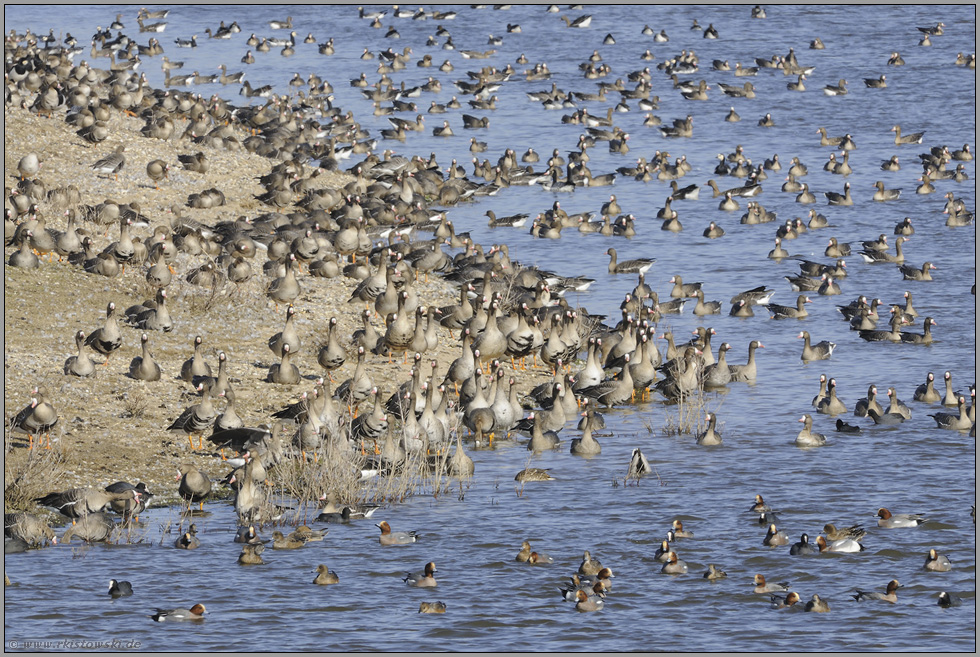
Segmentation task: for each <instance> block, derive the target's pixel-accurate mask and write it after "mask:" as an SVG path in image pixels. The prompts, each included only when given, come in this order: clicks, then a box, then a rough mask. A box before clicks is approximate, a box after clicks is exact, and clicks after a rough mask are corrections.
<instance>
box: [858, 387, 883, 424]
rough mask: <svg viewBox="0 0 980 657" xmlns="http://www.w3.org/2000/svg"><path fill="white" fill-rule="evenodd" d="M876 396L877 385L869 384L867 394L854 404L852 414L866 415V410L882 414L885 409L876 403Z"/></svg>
mask: <svg viewBox="0 0 980 657" xmlns="http://www.w3.org/2000/svg"><path fill="white" fill-rule="evenodd" d="M877 396H878V387H877V386H875V385H874V384H871V385H870V386H869V387H868V396H867V397H866V398H864V399H859V400H858V402H857V403H856V404H855V405H854V415H855V416H856V417H868V411H875V412H876V413H878V414H879V415H884V414H885V409H884V408H882V407H881V404H879V403H878V400H877Z"/></svg>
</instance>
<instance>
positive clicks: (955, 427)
mask: <svg viewBox="0 0 980 657" xmlns="http://www.w3.org/2000/svg"><path fill="white" fill-rule="evenodd" d="M957 406H958V407H959V413H931V414H930V415H929V417H931V418H932V419H933V420H935V421H936V426H937V427H939V428H940V429H949V430H952V431H966V430H968V429H970V428H971V427H973V421H972V420H970V415H969V413H968V412H967V408H966V397H964V396H963V395H960V396H959V398H958V400H957Z"/></svg>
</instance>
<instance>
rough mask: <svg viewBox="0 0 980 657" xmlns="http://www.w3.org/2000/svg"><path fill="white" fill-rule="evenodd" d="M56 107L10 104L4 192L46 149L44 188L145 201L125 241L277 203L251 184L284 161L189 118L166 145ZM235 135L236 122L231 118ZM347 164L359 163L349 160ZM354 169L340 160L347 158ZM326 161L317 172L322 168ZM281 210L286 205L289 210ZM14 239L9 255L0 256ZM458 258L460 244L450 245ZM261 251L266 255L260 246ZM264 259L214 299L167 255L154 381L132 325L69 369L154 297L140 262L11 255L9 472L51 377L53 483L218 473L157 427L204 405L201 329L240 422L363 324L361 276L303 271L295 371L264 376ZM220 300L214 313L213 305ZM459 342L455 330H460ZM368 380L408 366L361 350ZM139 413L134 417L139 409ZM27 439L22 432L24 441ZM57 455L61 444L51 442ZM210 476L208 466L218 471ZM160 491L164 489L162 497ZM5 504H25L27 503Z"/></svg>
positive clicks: (52, 222) (344, 178) (269, 321)
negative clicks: (164, 172) (209, 137)
mask: <svg viewBox="0 0 980 657" xmlns="http://www.w3.org/2000/svg"><path fill="white" fill-rule="evenodd" d="M65 113H66V111H65V109H64V108H62V109H60V110H57V111H56V112H55V113H54V116H53V118H47V117H41V116H38V115H37V114H34V113H32V112H30V111H29V110H26V109H23V108H20V107H14V106H6V107H5V114H4V121H5V127H6V130H5V134H4V152H5V158H4V173H5V180H6V182H7V185H8V186H15V185H16V183H17V180H18V175H17V163H18V160H19V159H20V157H22V156H23V155H25V154H26V153H27V152H29V151H34V152H36V153H38V155H39V156H40V159H41V162H42V166H41V170H40V172H39V173H38V174H37V177H38V178H40V179H41V180H43V182H44V183H45V185H46V187H47V189H48V190H51V189H55V188H60V187H64V186H66V185H70V184H74V185H77V186H78V188H79V189H80V190H81V201H82V203H84V204H92V205H95V204H98V203H100V202H102V201H104V200H105V199H108V198H111V199H113V200H114V201H116V202H118V203H132V202H137V203H138V204H139V208H140V212H141V214H143V215H145V216H146V217H148V218H149V219H150V222H149V223H150V226H149V227H148V228H135V227H134V229H133V231H132V234H133V236H134V237H137V236H138V237H140V238H142V239H143V240H148V239H149V237H150V236H151V235H152V232H153V228H154V227H156V226H159V225H166V224H167V223H168V218H169V216H170V214H169V213H170V210H171V208H174V209H178V210H179V212H180V213H181V214H182V215H183V216H188V217H191V218H193V219H195V220H197V221H200V222H202V223H205V224H207V225H214V224H215V223H216V222H218V221H223V220H234V219H235V218H236V217H239V216H242V215H245V216H249V217H255V216H257V215H259V214H262V213H264V212H267V211H273V210H274V209H273V208H271V207H269V206H265V205H263V204H262V203H261V202H259V201H257V200H256V199H255V198H254V197H255V196H258V195H260V194H262V193H264V191H265V189H264V188H263V187H262V186H261V185H260V184H259V182H258V181H257V180H256V178H257V177H258V176H261V175H264V174H266V173H268V172H269V171H270V169H271V168H272V166H273V165H275V164H277V163H278V162H279V160H275V159H268V158H265V157H260V156H258V155H254V154H251V153H248V152H246V151H245V150H239V151H228V150H224V149H217V148H213V147H210V146H207V145H198V144H194V143H192V142H190V141H189V140H187V139H183V138H178V137H177V135H179V134H180V133H181V132H182V128H183V122H181V121H178V124H177V130H175V132H174V136H173V137H172V138H171V139H170V140H167V141H161V140H159V139H153V138H146V137H143V136H142V135H141V134H140V132H139V128H140V127H141V126H142V125H143V121H142V120H140V119H137V118H132V117H129V116H126V115H123V114H122V113H120V112H117V111H115V110H113V111H112V115H111V118H110V121H109V122H108V125H109V128H110V134H111V136H110V137H109V138H108V139H107V140H106V141H104V142H103V143H101V144H99V145H97V146H91V145H89V144H87V143H86V142H85V141H84V140H83V139H82V138H80V137H79V136H77V135H76V134H75V128H74V127H73V126H70V125H68V124H66V123H65V121H64V117H65ZM236 130H237V131H238V132H239V135H240V137H242V138H244V136H245V135H244V131H243V130H242V129H241V128H236ZM120 143H124V144H126V151H125V155H126V165H125V167H124V168H123V169H122V170H121V171H120V172H119V180H118V182H117V181H116V180H114V179H113V178H110V177H100V176H99V175H97V174H96V173H95V172H93V171H92V170H91V168H90V165H91V163H92V162H94V161H95V160H96V159H98V158H99V157H102V156H103V155H105V154H107V153H109V152H111V151H112V150H113V149H114V147H115V146H116V145H117V144H120ZM198 150H200V151H204V152H205V153H206V155H207V156H208V158H209V159H210V160H211V169H210V171H209V172H208V173H207V174H203V175H202V174H197V173H192V172H189V171H185V170H183V169H182V168H181V167H180V164H179V163H178V162H177V155H178V154H180V153H193V152H197V151H198ZM152 159H162V160H164V161H165V162H168V163H170V164H171V167H172V169H171V172H170V177H169V179H164V180H163V181H161V183H160V189H159V190H156V189H154V188H153V186H152V184H151V183H150V180H149V178H148V177H147V175H146V173H145V166H146V164H147V162H149V161H150V160H152ZM351 163H352V162H351ZM348 166H349V165H348ZM321 171H322V170H321ZM354 179H355V178H354V176H352V175H350V174H348V173H346V172H341V171H336V172H333V171H322V173H321V174H320V176H319V177H318V178H317V183H316V184H317V185H318V186H322V187H327V186H340V185H343V184H346V183H347V182H349V181H353V180H354ZM210 187H216V188H218V189H220V190H221V191H222V192H224V194H225V197H226V204H225V205H224V206H222V207H219V208H211V209H204V210H202V209H191V208H188V207H187V204H186V202H187V199H188V195H190V194H193V193H199V192H201V191H203V190H204V189H207V188H210ZM39 209H40V210H41V212H42V213H43V214H44V216H45V218H46V221H47V228H48V229H50V230H53V231H59V230H64V229H65V227H66V221H65V217H64V214H63V213H62V212H59V211H55V210H54V209H53V208H52V207H51V204H50V203H48V202H47V201H41V202H40V203H39ZM282 211H283V212H287V211H288V210H287V209H283V210H282ZM83 227H84V228H87V229H89V233H90V235H91V236H92V237H93V239H94V240H95V242H96V245H97V248H98V249H99V250H101V249H102V248H103V247H105V246H106V245H108V244H109V243H110V242H112V241H114V240H115V239H117V238H118V234H119V228H118V227H117V226H110V227H109V228H108V231H107V234H106V235H105V236H103V235H102V233H101V231H100V230H98V229H93V225H92V224H87V223H85V222H79V228H83ZM12 252H13V251H12V248H11V247H8V248H6V249H5V253H4V255H5V259H9V257H10V254H11V253H12ZM454 252H455V251H454ZM260 253H261V252H260ZM261 258H262V256H260V257H258V258H255V259H254V261H253V264H252V268H253V271H254V272H255V274H254V275H253V278H252V279H251V280H249V281H248V282H247V283H244V284H242V285H241V286H240V287H237V288H236V286H235V284H232V283H229V282H227V281H225V282H224V284H223V285H222V286H221V289H220V291H219V293H218V294H217V295H216V297H215V298H214V299H210V300H209V299H208V297H209V296H210V290H208V289H205V288H202V287H198V286H195V285H191V284H189V283H187V282H186V281H185V280H184V275H186V273H187V272H188V271H189V270H190V269H193V268H194V267H197V266H199V265H200V264H202V263H203V262H204V259H203V257H200V256H199V257H195V258H191V257H190V256H188V255H187V254H184V253H181V254H179V256H178V259H177V263H176V271H177V275H175V276H174V279H173V282H171V284H170V285H169V286H168V288H167V291H168V307H169V308H170V310H171V314H172V316H173V318H174V330H173V331H172V332H170V333H162V332H159V331H148V332H147V333H148V335H149V346H150V348H151V351H152V353H153V354H154V358H155V359H156V360H157V361H158V362H159V363H160V365H161V367H162V368H163V372H164V375H163V378H162V379H161V380H160V381H158V382H154V383H144V382H141V381H136V380H133V379H131V378H129V377H128V375H127V372H128V365H129V361H130V359H131V358H133V357H134V356H137V355H139V353H140V333H141V332H142V331H140V330H139V329H136V328H133V327H130V326H128V325H127V324H126V323H125V321H123V319H122V318H121V319H120V321H119V325H120V328H121V331H122V333H123V344H122V347H121V348H120V349H119V350H118V351H117V352H116V353H115V354H114V355H113V356H112V357H111V358H110V359H109V364H108V366H107V367H105V368H104V367H102V365H101V359H102V357H101V356H100V355H99V354H97V353H94V352H91V351H90V350H87V351H89V353H90V355H91V356H92V357H93V361H94V362H96V363H97V370H98V371H97V372H96V374H95V375H93V376H92V377H87V378H84V379H80V378H78V377H74V376H68V375H65V374H63V373H62V364H63V363H64V360H65V359H66V358H68V357H69V356H71V355H74V354H75V353H76V351H75V346H74V342H73V336H74V334H75V332H77V331H79V330H81V331H84V332H85V333H86V335H88V334H89V333H90V332H92V331H94V330H95V329H96V328H98V327H100V326H101V325H102V324H103V322H104V320H105V310H106V306H107V304H108V303H109V302H110V301H113V302H115V304H116V308H117V316H119V315H121V311H122V310H123V309H125V308H126V307H128V306H130V305H133V304H137V303H141V302H142V301H143V300H145V299H148V298H152V296H153V292H152V290H151V288H150V287H149V286H148V285H147V283H146V282H145V279H144V273H145V271H146V266H147V265H143V266H138V267H132V266H131V267H126V268H125V272H124V273H122V274H120V275H119V276H118V277H116V278H105V277H102V276H98V275H95V274H89V273H86V272H85V271H84V270H82V269H81V268H80V267H76V266H74V265H71V264H69V263H68V262H67V261H65V262H59V261H58V259H57V257H55V258H54V259H53V261H51V262H49V261H48V257H47V256H43V257H42V258H41V265H40V268H39V269H35V270H24V269H18V268H15V267H10V266H9V265H8V266H6V268H5V285H4V288H5V304H6V305H5V313H4V329H5V358H4V365H5V368H4V369H5V376H4V404H5V408H6V411H5V417H6V423H5V424H6V425H7V429H8V431H7V439H6V441H5V455H6V459H5V478H6V479H7V481H8V482H9V481H10V480H11V476H12V475H13V474H14V473H16V472H18V471H20V470H22V469H23V468H24V463H25V461H26V457H27V451H28V450H27V449H23V448H21V447H19V446H17V445H20V443H21V441H20V440H19V439H18V438H17V437H16V436H14V437H13V440H11V438H12V436H11V435H10V432H9V423H10V421H11V420H12V418H13V417H14V416H15V415H16V414H17V413H18V412H19V411H20V410H21V409H22V408H24V407H25V406H26V405H28V404H29V403H30V399H31V392H30V391H31V389H32V388H33V386H35V385H45V386H46V387H47V389H48V391H49V393H50V399H49V401H50V402H51V403H52V405H53V406H54V407H55V409H56V410H57V411H58V413H59V418H60V419H59V422H58V424H57V426H56V427H55V428H54V431H53V432H52V438H51V444H52V446H53V447H55V448H57V450H60V451H62V452H63V453H64V457H65V470H66V472H65V475H64V476H63V477H62V478H61V479H60V481H59V483H58V484H57V486H56V487H55V488H54V489H53V490H64V489H67V488H71V487H76V486H92V487H99V488H101V487H104V486H106V485H108V484H111V483H113V482H115V481H118V480H127V481H131V482H132V483H136V482H137V481H144V482H146V483H147V485H148V486H149V488H150V490H151V491H153V492H154V493H156V494H161V493H164V492H166V491H169V490H171V489H172V490H176V482H175V481H174V479H173V475H172V474H171V473H174V472H176V466H177V465H179V464H180V463H181V462H184V461H190V462H193V463H194V464H195V465H197V466H199V467H203V468H205V469H207V470H209V471H210V470H211V469H214V464H213V463H214V462H213V459H212V457H210V456H205V455H203V454H201V453H199V452H195V453H192V452H191V451H190V450H189V449H188V444H187V438H186V436H185V435H184V434H182V433H176V432H168V431H167V430H166V427H167V426H169V424H170V423H171V422H172V421H173V420H174V419H175V418H176V417H177V416H179V415H180V414H181V412H183V410H184V409H185V408H187V407H188V406H190V405H192V404H194V403H196V402H197V401H198V397H197V393H196V392H195V391H192V389H191V386H190V384H187V383H184V382H178V383H177V385H174V383H175V377H176V375H177V374H178V373H179V371H180V366H181V363H183V361H184V360H185V359H187V358H189V357H190V356H191V354H192V353H193V341H194V337H195V336H196V335H200V336H202V337H203V339H204V343H203V344H204V353H205V356H206V360H207V361H208V362H209V364H210V365H211V366H212V369H214V371H215V372H216V371H217V369H216V368H217V353H218V352H219V351H224V352H226V354H227V356H228V373H229V377H230V379H231V382H232V385H233V386H234V387H235V392H236V395H237V399H236V407H237V410H238V413H239V415H240V416H241V417H242V419H243V420H244V421H245V425H246V426H257V425H259V424H262V423H267V424H268V423H271V422H270V416H271V414H272V413H273V412H275V411H277V410H279V409H281V408H283V407H284V406H286V405H287V404H290V403H294V402H296V401H298V399H299V396H300V395H301V394H302V393H303V392H306V391H309V390H311V389H312V387H313V384H314V381H313V380H315V378H316V377H317V376H319V375H320V374H322V373H323V370H322V368H321V367H320V366H319V365H318V364H317V362H316V354H317V347H318V345H319V343H320V342H322V341H324V340H325V339H326V328H327V323H328V321H329V319H330V318H331V317H334V316H336V317H337V319H338V328H340V329H341V331H340V335H341V336H350V335H351V333H352V332H353V330H354V329H356V328H358V327H360V325H361V312H362V309H363V308H362V306H361V304H360V302H352V303H348V299H349V297H350V296H351V291H352V290H353V289H354V287H355V286H356V284H357V283H358V281H357V280H354V279H349V278H345V277H343V276H338V277H336V278H332V279H320V278H313V277H311V276H309V274H307V273H303V274H299V275H298V279H299V282H300V286H301V288H302V293H301V296H300V297H299V298H298V299H297V300H296V301H295V302H294V306H295V310H296V318H295V324H296V328H297V331H298V332H299V334H300V339H301V341H302V346H301V350H300V352H299V353H298V354H297V356H298V358H297V359H296V364H297V365H298V367H299V369H300V372H301V374H302V375H303V377H304V380H303V381H302V382H301V383H300V384H298V385H295V386H281V385H277V384H272V383H265V382H264V381H263V380H264V378H265V376H266V374H267V372H268V368H269V366H270V365H272V364H273V363H276V362H278V359H277V358H276V357H275V355H274V354H273V353H272V352H271V351H270V350H269V348H268V346H267V341H268V339H269V338H270V337H271V336H272V335H273V334H275V333H276V332H278V331H281V330H282V327H283V323H284V321H285V307H279V308H278V312H277V309H276V305H275V304H274V303H273V302H272V301H271V300H270V299H268V298H267V297H266V295H265V289H266V286H267V285H268V283H269V281H270V280H271V279H270V278H268V277H266V276H265V275H264V274H263V273H262V271H261V265H262V262H259V260H260V259H261ZM416 289H417V290H418V292H419V296H420V303H421V304H424V305H432V304H435V305H437V306H439V305H447V304H453V303H455V302H456V301H457V300H458V296H459V291H458V287H457V286H454V285H452V284H450V283H449V282H447V281H444V280H442V279H441V278H440V277H438V276H431V277H429V280H428V282H425V281H423V280H422V278H421V277H420V279H419V282H418V283H417V285H416ZM212 303H213V307H211V308H208V306H209V305H211V304H212ZM372 323H373V324H374V326H375V328H379V327H380V330H381V332H383V330H384V321H383V319H379V318H375V319H373V320H372ZM438 334H439V346H438V348H437V350H436V352H435V353H432V352H427V353H426V354H424V355H423V359H424V360H425V361H426V362H428V361H429V360H433V359H434V360H436V361H437V362H438V363H439V370H440V372H442V373H443V375H444V373H445V372H446V369H447V367H448V365H449V363H451V362H452V360H454V359H455V358H456V357H457V356H458V355H459V344H460V342H459V340H458V339H455V337H454V338H453V339H450V332H449V331H448V329H445V328H443V327H441V326H440V327H439V328H438ZM453 335H454V336H455V333H453ZM344 346H345V347H347V348H348V360H347V362H346V363H345V364H344V365H343V367H342V368H340V369H339V370H337V371H335V372H334V373H333V375H334V380H335V382H336V383H335V384H334V385H335V386H336V385H337V383H339V382H340V381H343V380H344V379H345V378H347V377H349V376H350V374H351V373H352V372H353V368H354V364H355V361H356V357H355V355H354V354H353V353H352V352H351V350H350V348H349V347H350V345H349V343H345V345H344ZM366 367H367V371H368V374H369V375H370V376H371V378H372V379H373V380H374V382H375V384H376V385H378V387H379V388H381V389H382V390H383V391H384V396H385V398H386V397H387V396H388V395H390V394H391V393H392V392H393V391H394V389H395V388H396V387H397V386H398V385H400V384H401V383H402V382H404V381H405V380H407V379H408V378H409V372H410V368H411V362H409V363H407V364H404V363H402V362H400V361H399V360H397V359H396V361H395V362H394V363H392V365H389V364H388V362H387V359H386V358H384V357H383V356H373V355H371V356H369V357H368V359H367V361H366ZM550 378H551V373H550V372H546V371H541V372H540V373H538V374H536V375H534V376H528V377H526V378H524V379H523V381H522V386H521V392H522V393H523V392H526V391H527V389H529V388H530V387H532V386H533V385H536V384H537V383H540V382H541V381H544V380H547V379H550ZM216 406H217V410H218V412H219V413H220V412H221V411H222V410H223V404H218V405H216ZM133 412H137V413H139V416H138V417H133V416H132V413H133ZM25 438H26V437H25ZM57 450H56V451H57ZM212 476H214V473H212ZM158 499H159V498H158ZM8 510H22V509H20V508H16V509H8Z"/></svg>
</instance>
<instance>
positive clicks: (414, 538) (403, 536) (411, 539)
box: [375, 520, 419, 545]
mask: <svg viewBox="0 0 980 657" xmlns="http://www.w3.org/2000/svg"><path fill="white" fill-rule="evenodd" d="M375 527H377V528H378V529H380V530H381V536H380V537H378V541H379V542H380V543H381V545H408V544H409V543H416V542H418V540H419V534H418V532H415V531H408V532H393V531H391V525H389V524H388V521H387V520H382V521H381V522H379V523H377V524H376V525H375Z"/></svg>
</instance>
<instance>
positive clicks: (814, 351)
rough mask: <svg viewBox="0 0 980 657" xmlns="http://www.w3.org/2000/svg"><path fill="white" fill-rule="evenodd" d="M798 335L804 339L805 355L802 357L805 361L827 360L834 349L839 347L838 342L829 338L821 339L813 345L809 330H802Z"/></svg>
mask: <svg viewBox="0 0 980 657" xmlns="http://www.w3.org/2000/svg"><path fill="white" fill-rule="evenodd" d="M796 337H797V338H801V339H802V340H803V355H802V356H801V357H800V358H801V360H804V361H811V360H827V359H828V358H830V356H831V355H832V354H833V353H834V349H836V348H837V344H836V343H834V342H829V341H827V340H821V341H820V342H818V343H816V344H814V345H811V344H810V333H809V332H808V331H800V334H799V335H797V336H796Z"/></svg>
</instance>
